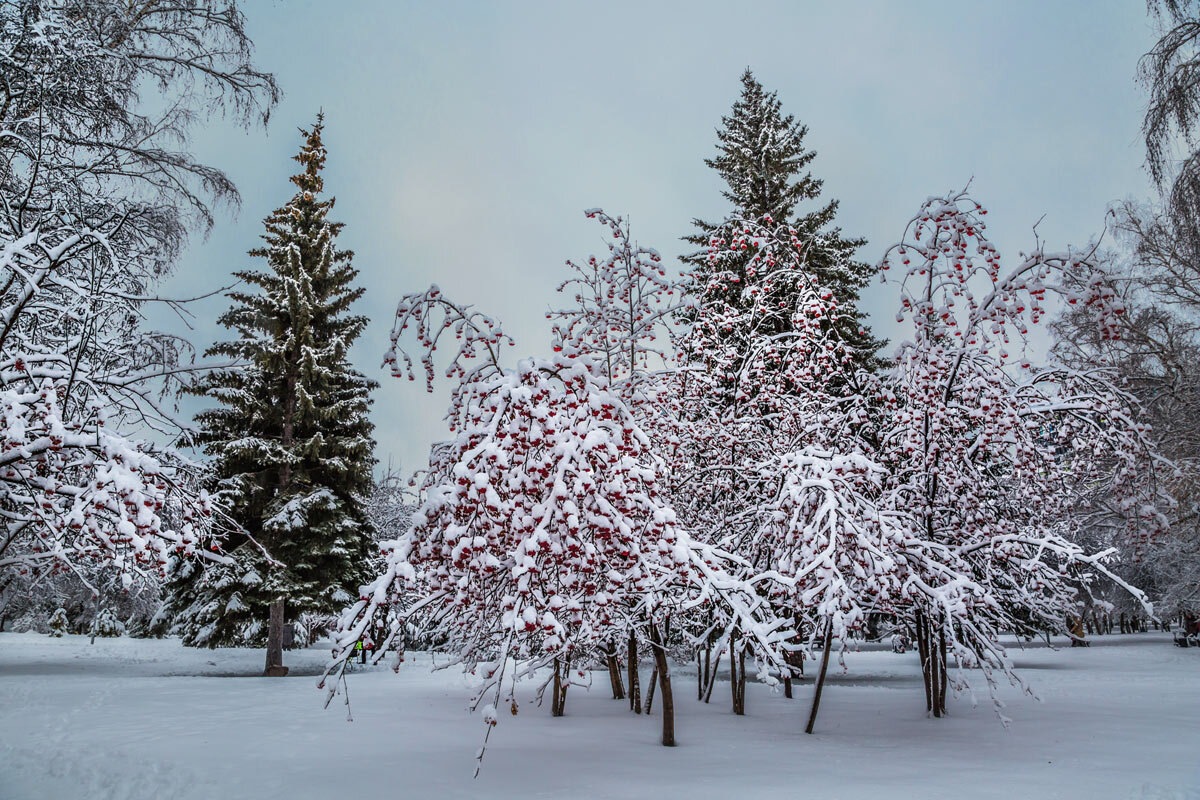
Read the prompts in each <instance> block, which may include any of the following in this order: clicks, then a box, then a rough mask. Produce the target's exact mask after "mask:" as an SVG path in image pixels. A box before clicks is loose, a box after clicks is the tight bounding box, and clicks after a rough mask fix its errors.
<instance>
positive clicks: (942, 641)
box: [938, 612, 947, 716]
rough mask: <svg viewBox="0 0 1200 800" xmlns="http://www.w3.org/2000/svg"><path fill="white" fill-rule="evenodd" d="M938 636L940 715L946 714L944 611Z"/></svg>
mask: <svg viewBox="0 0 1200 800" xmlns="http://www.w3.org/2000/svg"><path fill="white" fill-rule="evenodd" d="M938 638H939V640H940V644H939V650H940V659H941V664H940V665H939V668H938V669H939V671H940V672H941V675H942V686H941V689H940V690H939V691H938V707H939V708H940V710H941V712H942V716H945V715H946V683H947V675H946V667H947V663H946V661H947V659H946V614H945V612H942V627H941V630H939V631H938Z"/></svg>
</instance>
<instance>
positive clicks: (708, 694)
mask: <svg viewBox="0 0 1200 800" xmlns="http://www.w3.org/2000/svg"><path fill="white" fill-rule="evenodd" d="M721 652H722V651H720V650H718V651H717V657H716V658H715V659H714V660H713V665H712V672H710V673H708V687H707V688H706V689H705V690H704V702H706V703H708V702H711V701H712V693H713V687H715V686H716V685H717V672H718V671H719V670H720V669H721Z"/></svg>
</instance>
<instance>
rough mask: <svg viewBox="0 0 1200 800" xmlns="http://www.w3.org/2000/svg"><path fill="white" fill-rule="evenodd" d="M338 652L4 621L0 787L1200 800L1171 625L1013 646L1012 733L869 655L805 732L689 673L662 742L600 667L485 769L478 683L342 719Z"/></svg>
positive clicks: (800, 708) (405, 674)
mask: <svg viewBox="0 0 1200 800" xmlns="http://www.w3.org/2000/svg"><path fill="white" fill-rule="evenodd" d="M327 652H328V651H327V650H323V649H311V650H307V651H303V652H291V653H288V654H287V659H286V660H287V661H288V663H289V664H290V665H291V667H292V671H293V672H292V677H288V678H284V679H264V678H259V677H257V674H258V673H259V672H260V671H261V668H262V667H261V664H262V659H263V654H262V652H261V651H248V650H216V651H210V650H190V649H186V648H184V647H182V646H181V645H180V644H179V643H178V642H177V641H174V640H165V641H155V640H132V639H118V640H97V642H96V644H94V645H89V644H88V640H87V639H86V638H85V637H79V636H69V637H65V638H63V639H51V638H48V637H46V636H40V635H37V634H14V633H2V634H0V798H3V799H4V800H24V799H25V798H37V799H38V800H68V799H72V800H73V799H74V798H81V799H82V798H87V800H108V799H109V798H112V799H113V800H118V799H121V800H125V799H128V800H135V799H136V800H142V799H143V798H156V800H157V799H158V798H162V799H163V800H166V799H168V798H170V799H172V800H173V799H174V798H197V799H200V798H203V799H205V800H208V799H212V798H215V799H216V800H234V798H255V800H271V799H272V798H289V800H291V799H295V800H305V799H306V798H328V799H329V800H347V799H348V798H364V799H366V798H379V797H389V798H390V797H395V798H439V799H440V798H447V797H489V798H623V799H624V798H641V797H646V798H655V800H669V799H670V798H676V797H680V798H688V800H701V798H710V797H711V798H721V800H751V799H752V798H802V797H811V798H822V800H825V799H826V798H829V799H832V798H857V797H866V798H873V800H874V799H875V798H884V797H897V798H905V797H915V798H922V800H936V798H992V797H995V798H1051V797H1063V798H1089V800H1100V798H1140V799H1142V800H1151V799H1153V800H1162V799H1164V798H1200V649H1187V650H1184V649H1179V648H1175V647H1172V646H1171V644H1170V639H1169V636H1167V635H1164V634H1142V635H1131V636H1120V635H1117V636H1106V637H1101V638H1100V639H1098V640H1096V641H1095V642H1094V644H1093V646H1092V647H1090V648H1087V649H1079V648H1077V649H1069V648H1068V649H1058V650H1052V649H1048V648H1045V647H1040V648H1031V649H1028V650H1026V651H1024V652H1021V653H1017V655H1016V661H1017V663H1018V665H1019V666H1020V667H1022V668H1023V672H1024V675H1025V677H1026V678H1027V679H1028V680H1029V681H1030V682H1032V684H1033V685H1034V687H1035V688H1036V690H1037V691H1038V693H1039V695H1040V696H1041V699H1042V702H1036V701H1034V700H1032V699H1029V698H1025V697H1022V696H1021V695H1020V693H1019V692H1018V691H1017V690H1015V689H1011V688H1008V687H1005V689H1004V690H1003V696H1004V697H1005V699H1006V700H1008V701H1009V705H1008V708H1007V710H1006V713H1007V714H1008V716H1010V717H1011V718H1012V719H1013V722H1012V724H1011V725H1010V726H1009V727H1008V728H1007V729H1006V728H1004V727H1003V726H1002V725H1001V724H1000V722H999V721H998V720H997V717H996V715H995V713H994V712H993V710H992V708H991V704H990V702H989V701H988V699H987V693H986V690H984V689H983V687H982V686H981V687H980V691H979V698H978V699H979V703H978V705H976V706H973V705H972V703H971V699H970V697H969V696H967V695H963V696H960V697H958V698H955V699H954V700H952V701H951V702H950V716H949V718H947V719H944V720H933V719H926V717H925V713H924V697H923V695H922V690H921V684H920V679H919V674H918V671H917V665H916V656H915V655H913V654H911V653H910V654H907V655H894V654H892V653H890V652H862V653H850V654H848V655H847V665H848V667H849V672H848V673H847V674H845V675H842V674H832V670H831V680H830V683H829V685H828V686H827V688H826V692H825V695H824V697H823V699H822V704H821V715H820V718H819V719H818V721H817V733H816V734H814V735H812V736H806V735H805V734H804V733H803V726H804V721H805V715H806V714H807V711H808V700H809V698H810V693H811V691H812V688H811V684H807V683H806V684H805V685H803V686H801V687H800V688H799V690H798V691H797V699H795V700H790V701H789V700H785V699H784V698H783V696H782V694H773V693H772V692H771V691H770V690H769V689H768V688H767V687H765V686H761V685H751V686H750V687H748V690H747V695H748V696H747V715H746V716H745V717H735V716H733V715H732V714H731V713H730V711H729V703H728V697H727V695H728V685H727V684H719V685H718V687H717V691H716V692H715V693H714V697H713V702H712V704H711V705H703V704H701V703H698V702H697V701H696V699H695V672H694V670H692V671H691V672H689V671H688V669H687V667H686V666H682V665H681V666H680V667H679V669H678V671H677V672H676V673H675V681H674V683H675V691H676V710H677V721H676V726H677V732H678V739H679V746H678V747H676V748H674V749H668V748H663V747H660V746H658V744H657V738H658V733H659V728H658V726H659V716H658V711H657V709H655V712H654V713H653V715H652V716H651V717H650V718H649V719H647V718H646V717H634V716H632V715H631V714H629V712H628V710H627V706H626V705H625V704H622V703H620V702H616V701H613V700H612V699H610V697H611V695H610V692H609V690H608V686H607V677H606V675H604V674H602V673H595V677H596V682H595V684H594V686H593V688H592V689H591V690H590V691H583V690H579V689H571V692H570V696H569V698H568V702H567V716H565V717H562V718H558V719H555V718H552V717H551V716H550V711H549V703H548V702H547V704H546V706H545V707H543V708H537V707H536V706H534V705H532V704H528V703H527V704H526V705H525V706H524V707H522V708H521V711H520V714H519V715H518V716H516V717H512V716H510V715H508V714H505V715H504V717H503V719H502V720H501V721H500V725H499V727H497V729H496V730H495V732H494V734H493V736H492V739H491V744H490V745H489V748H488V754H487V758H486V760H485V762H484V768H483V773H482V774H481V775H480V777H479V778H478V779H477V780H473V779H472V777H471V776H472V771H473V768H474V759H473V755H474V752H475V750H476V748H477V747H478V746H479V740H480V736H481V733H482V724H481V722H480V718H479V717H478V716H477V715H476V716H469V715H468V714H467V713H466V712H465V711H464V702H465V699H466V695H467V691H466V688H465V687H466V683H465V681H464V679H463V677H462V676H460V675H457V674H454V673H451V672H448V671H445V672H437V673H431V672H430V671H429V669H428V666H429V659H428V657H427V656H426V655H424V654H417V656H416V657H415V658H412V657H410V658H409V660H408V661H407V662H406V663H405V665H404V667H403V668H402V670H401V672H400V674H399V675H395V674H393V673H392V672H391V670H390V669H371V670H363V669H362V668H360V671H359V672H357V673H356V674H354V675H352V676H351V678H350V692H351V701H352V710H353V714H354V721H353V722H347V721H346V718H345V709H344V706H342V705H340V698H339V700H337V701H335V704H334V705H331V706H330V708H329V710H323V709H322V698H323V694H322V693H321V692H318V691H317V690H316V688H315V680H316V679H315V677H313V676H314V675H315V673H316V672H318V671H319V667H320V665H321V664H322V663H323V659H324V658H325V655H326V654H327ZM645 672H646V673H647V674H645V675H644V676H643V682H645V681H646V680H648V677H649V676H648V670H646V671H645ZM297 673H302V674H297Z"/></svg>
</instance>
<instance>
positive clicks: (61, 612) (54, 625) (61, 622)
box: [49, 607, 71, 637]
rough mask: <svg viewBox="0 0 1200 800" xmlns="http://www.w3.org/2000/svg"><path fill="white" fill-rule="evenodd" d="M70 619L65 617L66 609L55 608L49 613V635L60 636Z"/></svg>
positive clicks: (64, 631)
mask: <svg viewBox="0 0 1200 800" xmlns="http://www.w3.org/2000/svg"><path fill="white" fill-rule="evenodd" d="M70 624H71V623H70V620H68V619H67V610H66V609H65V608H61V607H60V608H57V609H55V611H54V613H53V614H51V615H50V622H49V625H50V635H51V636H54V637H59V636H62V635H63V634H64V633H66V632H67V627H68V626H69V625H70Z"/></svg>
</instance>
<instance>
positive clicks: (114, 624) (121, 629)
mask: <svg viewBox="0 0 1200 800" xmlns="http://www.w3.org/2000/svg"><path fill="white" fill-rule="evenodd" d="M88 635H89V636H100V637H103V638H106V639H114V638H116V637H118V636H124V635H125V623H123V622H121V620H119V619H117V615H116V614H114V613H113V611H112V609H110V608H106V609H103V610H102V611H101V612H100V613H99V614H97V615H96V619H95V620H94V621H93V622H92V627H91V628H89V629H88Z"/></svg>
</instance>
